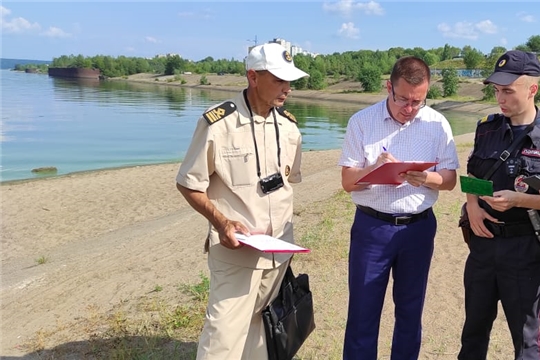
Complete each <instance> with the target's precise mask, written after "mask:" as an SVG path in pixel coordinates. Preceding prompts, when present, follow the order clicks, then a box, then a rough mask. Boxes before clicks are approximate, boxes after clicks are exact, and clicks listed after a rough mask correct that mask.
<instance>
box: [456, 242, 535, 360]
mask: <svg viewBox="0 0 540 360" xmlns="http://www.w3.org/2000/svg"><path fill="white" fill-rule="evenodd" d="M469 248H470V254H469V257H468V258H467V262H466V264H465V275H464V285H465V324H464V326H463V332H462V335H461V351H460V352H459V355H458V359H459V360H469V359H470V360H473V359H474V360H484V359H486V356H487V350H488V344H489V335H490V332H491V328H492V326H493V321H494V320H495V318H496V317H497V303H498V301H499V300H500V301H501V304H502V307H503V310H504V313H505V315H506V320H507V322H508V327H509V329H510V333H511V335H512V342H513V345H514V349H515V359H520V360H532V359H535V360H538V359H540V352H539V348H538V341H540V338H539V336H540V334H539V326H540V322H539V320H538V316H539V307H538V306H539V304H538V297H539V296H540V292H539V289H540V244H539V243H538V240H537V239H536V237H535V236H534V235H529V236H520V237H512V238H503V237H495V238H493V239H488V238H481V237H477V236H475V235H474V234H472V235H471V240H470V241H469Z"/></svg>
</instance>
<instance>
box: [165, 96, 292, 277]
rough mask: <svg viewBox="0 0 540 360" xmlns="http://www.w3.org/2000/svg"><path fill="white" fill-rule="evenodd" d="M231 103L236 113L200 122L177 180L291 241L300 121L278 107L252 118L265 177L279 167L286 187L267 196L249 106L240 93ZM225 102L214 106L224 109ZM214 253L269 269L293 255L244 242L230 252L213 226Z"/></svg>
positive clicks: (253, 226)
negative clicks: (298, 125)
mask: <svg viewBox="0 0 540 360" xmlns="http://www.w3.org/2000/svg"><path fill="white" fill-rule="evenodd" d="M232 102H233V103H234V104H235V105H236V110H237V111H234V112H233V113H232V114H229V115H227V116H225V117H224V118H222V119H219V120H217V121H215V122H214V123H213V124H211V125H210V124H209V123H208V122H207V121H206V120H205V119H204V117H201V118H200V119H199V121H198V123H197V128H196V129H195V133H194V136H193V140H192V143H191V145H190V147H189V149H188V151H187V154H186V156H185V159H184V161H183V162H182V164H181V166H180V169H179V172H178V175H177V178H176V181H177V182H178V183H179V184H180V185H182V186H184V187H186V188H189V189H191V190H196V191H201V192H206V193H207V195H208V197H209V198H210V200H211V201H212V203H213V204H214V205H215V206H216V208H217V209H218V210H219V211H220V212H222V213H223V214H224V216H226V217H227V218H229V219H231V220H237V221H240V222H242V223H243V224H244V225H245V226H246V227H247V228H248V229H249V230H250V231H251V232H253V233H264V234H267V235H271V236H274V237H277V238H280V239H282V240H285V241H288V242H291V243H292V242H294V239H293V226H292V217H293V190H292V187H291V185H290V183H297V182H300V181H301V179H302V177H301V173H300V162H301V155H302V146H301V143H302V137H301V134H300V131H299V130H298V127H297V126H296V123H295V122H293V121H291V120H290V119H288V118H287V117H284V116H282V115H281V114H280V113H279V112H278V111H276V110H275V109H274V110H273V111H272V112H271V113H270V115H269V116H268V117H267V118H266V119H265V118H263V117H261V116H258V115H255V114H254V116H253V120H254V128H255V138H256V141H257V149H258V153H259V164H260V170H261V178H265V177H267V176H269V175H272V174H274V173H276V172H278V171H280V172H281V174H282V176H283V181H284V186H283V187H282V188H280V189H278V190H276V191H274V192H272V193H269V194H263V192H262V190H261V188H260V185H259V181H260V179H259V177H258V176H257V159H256V152H255V145H254V140H253V131H252V126H251V118H250V113H249V110H248V108H247V106H246V103H245V101H244V97H243V94H242V93H240V94H239V95H238V96H236V97H235V98H234V99H233V100H232ZM222 105H223V104H220V105H218V106H216V107H215V108H213V109H217V110H218V111H214V114H216V113H219V111H220V108H219V107H220V106H222ZM274 114H275V118H276V119H277V123H278V125H279V143H280V147H281V169H278V155H277V153H278V151H277V138H276V131H275V125H274ZM207 241H208V242H209V253H210V256H212V257H214V258H216V259H218V260H220V261H223V262H227V263H230V264H236V265H239V266H244V267H248V268H258V269H268V268H273V267H276V266H279V265H280V264H282V263H283V262H285V261H287V260H288V259H289V258H290V257H291V255H290V254H278V253H275V254H272V253H262V252H260V251H258V250H255V249H253V248H250V247H248V246H243V247H241V248H239V249H236V250H230V249H227V248H226V247H224V246H222V245H221V244H220V243H219V238H218V233H217V231H216V230H215V229H214V228H213V226H211V225H210V229H209V233H208V240H207Z"/></svg>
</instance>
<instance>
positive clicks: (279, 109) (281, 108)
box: [277, 106, 298, 123]
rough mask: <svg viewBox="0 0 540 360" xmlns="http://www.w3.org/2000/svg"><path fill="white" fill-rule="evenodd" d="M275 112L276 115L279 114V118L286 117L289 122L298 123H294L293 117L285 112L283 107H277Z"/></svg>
mask: <svg viewBox="0 0 540 360" xmlns="http://www.w3.org/2000/svg"><path fill="white" fill-rule="evenodd" d="M277 111H278V113H280V114H281V116H283V117H286V118H287V119H289V120H290V121H292V122H293V123H297V122H298V121H296V118H295V117H294V115H293V114H291V113H290V112H289V111H288V110H286V109H285V108H284V107H283V106H282V107H278V108H277Z"/></svg>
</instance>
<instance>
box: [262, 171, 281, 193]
mask: <svg viewBox="0 0 540 360" xmlns="http://www.w3.org/2000/svg"><path fill="white" fill-rule="evenodd" d="M259 183H260V184H261V190H262V192H263V193H264V194H268V193H271V192H272V191H276V190H277V189H279V188H280V187H282V186H283V178H282V177H281V173H275V174H272V175H270V176H267V177H265V178H264V179H261V181H260V182H259Z"/></svg>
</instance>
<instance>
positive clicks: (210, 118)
mask: <svg viewBox="0 0 540 360" xmlns="http://www.w3.org/2000/svg"><path fill="white" fill-rule="evenodd" d="M235 111H236V105H235V104H234V103H233V102H232V101H225V102H224V103H222V104H219V105H218V106H216V107H215V108H212V109H210V110H208V111H207V112H205V113H204V114H203V117H204V118H205V120H206V122H207V123H208V124H209V125H212V124H213V123H215V122H216V121H219V120H221V119H223V118H224V117H226V116H229V115H231V114H232V113H233V112H235Z"/></svg>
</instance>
